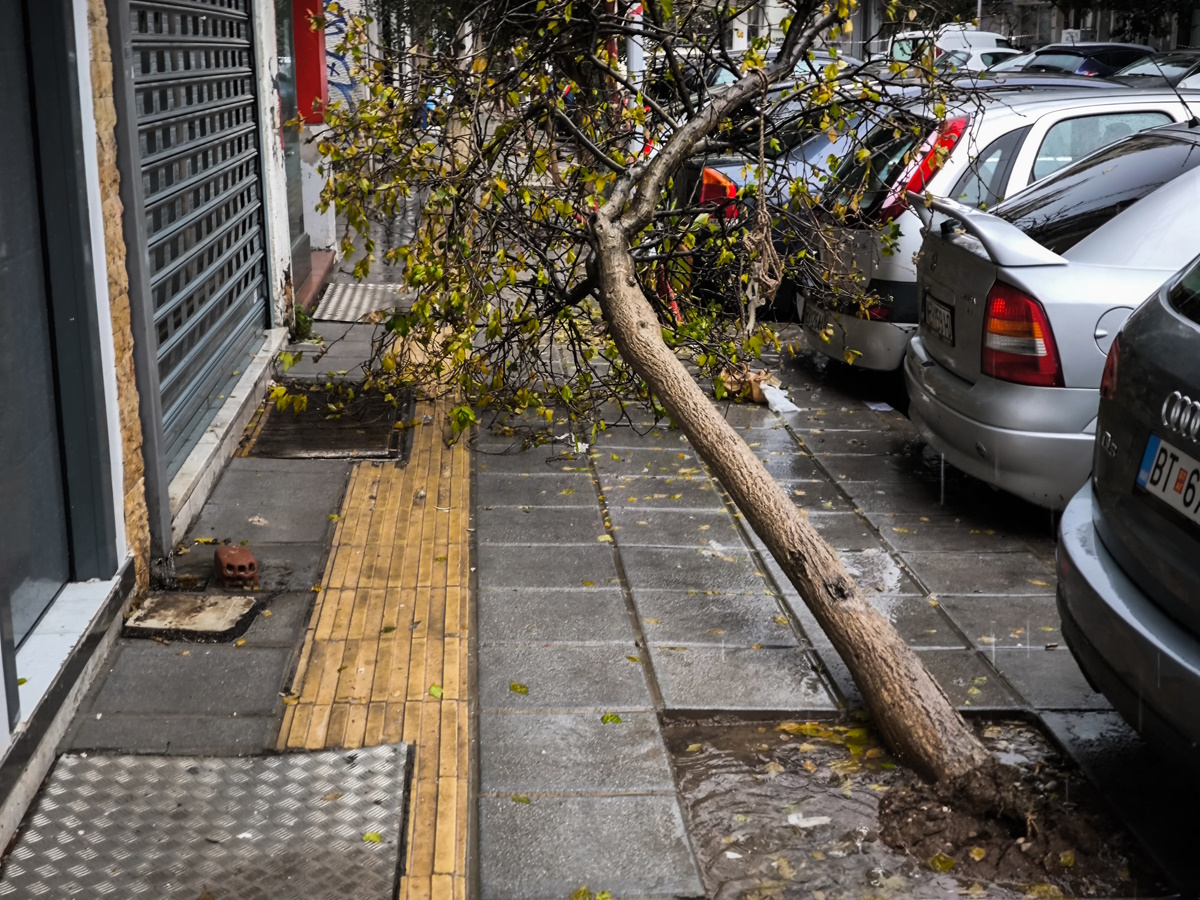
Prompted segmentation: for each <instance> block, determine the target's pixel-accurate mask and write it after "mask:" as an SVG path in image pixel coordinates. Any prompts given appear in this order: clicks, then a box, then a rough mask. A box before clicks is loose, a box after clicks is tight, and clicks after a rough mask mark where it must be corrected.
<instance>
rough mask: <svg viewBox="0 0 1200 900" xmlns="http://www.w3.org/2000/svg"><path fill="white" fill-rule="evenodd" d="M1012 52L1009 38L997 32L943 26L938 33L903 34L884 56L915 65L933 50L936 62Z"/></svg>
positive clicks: (893, 37) (963, 26)
mask: <svg viewBox="0 0 1200 900" xmlns="http://www.w3.org/2000/svg"><path fill="white" fill-rule="evenodd" d="M996 48H1001V49H1012V44H1010V43H1009V41H1008V38H1007V37H1006V36H1005V35H1003V34H1000V33H999V32H996V31H978V30H976V29H975V28H974V27H973V26H971V25H958V24H955V25H943V26H942V27H941V28H939V29H937V30H936V31H901V32H898V33H897V34H895V35H893V36H892V39H891V41H890V42H889V44H888V49H887V53H885V54H884V55H885V56H886V57H887V59H888V61H889V62H904V63H906V62H913V61H916V60H919V59H921V57H923V56H925V55H927V54H929V53H930V51H931V50H932V53H933V56H934V58H935V59H937V58H939V57H941V56H942V55H943V54H945V53H950V52H952V51H955V50H966V49H996Z"/></svg>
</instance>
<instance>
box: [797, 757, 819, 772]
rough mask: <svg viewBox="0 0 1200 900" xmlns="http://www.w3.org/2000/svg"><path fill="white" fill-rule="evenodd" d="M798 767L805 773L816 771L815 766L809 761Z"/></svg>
mask: <svg viewBox="0 0 1200 900" xmlns="http://www.w3.org/2000/svg"><path fill="white" fill-rule="evenodd" d="M800 766H801V767H802V768H803V769H804V771H806V772H815V771H817V764H816V763H815V762H813V761H812V760H811V759H806V760H805V761H804V762H802V763H800Z"/></svg>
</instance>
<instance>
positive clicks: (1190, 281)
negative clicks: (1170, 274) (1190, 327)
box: [1167, 257, 1200, 324]
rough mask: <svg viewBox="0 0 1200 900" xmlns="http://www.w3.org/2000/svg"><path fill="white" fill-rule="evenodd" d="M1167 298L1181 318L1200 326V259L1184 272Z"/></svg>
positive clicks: (1195, 260)
mask: <svg viewBox="0 0 1200 900" xmlns="http://www.w3.org/2000/svg"><path fill="white" fill-rule="evenodd" d="M1167 298H1168V299H1169V300H1170V301H1171V305H1172V306H1173V307H1175V309H1176V311H1177V312H1178V313H1179V314H1180V315H1181V316H1185V317H1187V318H1189V319H1191V320H1192V321H1193V322H1196V323H1198V324H1200V257H1197V258H1196V259H1194V260H1193V261H1192V264H1191V265H1190V266H1188V267H1187V268H1186V269H1184V270H1183V274H1182V275H1180V276H1179V280H1178V281H1176V282H1175V285H1174V287H1172V288H1171V290H1170V291H1169V292H1168V294H1167Z"/></svg>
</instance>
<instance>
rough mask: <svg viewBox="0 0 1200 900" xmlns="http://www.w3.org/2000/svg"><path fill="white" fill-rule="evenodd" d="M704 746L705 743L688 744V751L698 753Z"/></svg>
mask: <svg viewBox="0 0 1200 900" xmlns="http://www.w3.org/2000/svg"><path fill="white" fill-rule="evenodd" d="M703 748H704V745H703V744H688V748H687V752H688V753H698V752H700V750H702V749H703Z"/></svg>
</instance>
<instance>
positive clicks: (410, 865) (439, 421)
mask: <svg viewBox="0 0 1200 900" xmlns="http://www.w3.org/2000/svg"><path fill="white" fill-rule="evenodd" d="M424 416H431V417H432V423H431V424H428V425H418V426H416V428H415V431H414V436H413V449H412V455H411V457H410V459H409V462H408V465H407V466H404V467H403V468H402V467H400V466H398V465H397V464H396V463H392V462H386V463H375V462H363V463H359V464H357V465H356V466H355V467H354V470H353V472H352V473H351V475H350V485H349V487H348V489H347V491H346V499H345V502H344V503H343V505H342V511H341V514H340V518H339V521H338V524H337V529H336V533H335V534H334V538H333V548H332V550H331V552H330V554H329V561H328V563H327V564H326V566H325V575H324V578H323V580H322V582H321V592H320V595H319V596H318V598H317V603H316V607H315V609H314V610H313V614H312V619H311V620H310V622H309V626H308V633H307V635H306V637H305V641H304V649H303V651H302V653H301V657H300V664H299V668H298V670H297V672H296V679H295V682H294V685H293V694H294V699H293V698H289V701H290V702H289V705H288V706H287V707H286V709H285V712H284V718H283V724H282V726H281V728H280V732H279V745H278V746H279V749H280V750H295V749H309V750H320V749H325V748H338V747H347V748H353V747H362V746H368V745H372V744H380V743H394V742H396V741H405V742H408V743H410V744H412V746H413V748H414V750H415V766H414V770H413V781H412V792H411V797H410V806H409V811H408V841H407V859H406V860H405V866H404V873H405V874H404V876H403V878H402V880H401V884H400V897H401V898H416V897H438V898H441V897H447V898H449V897H465V896H466V893H467V881H466V855H467V833H468V807H467V800H468V759H469V751H468V748H469V738H470V735H469V730H470V716H469V714H468V709H467V685H468V671H467V668H468V652H469V650H468V644H467V641H468V636H469V633H468V629H469V623H470V615H469V604H470V596H469V593H470V592H469V581H468V578H469V575H470V553H469V544H468V539H469V534H468V527H469V522H470V511H471V509H470V457H469V455H468V453H469V451H468V450H467V447H466V445H465V442H463V441H460V442H458V443H456V444H455V445H453V446H452V447H447V446H446V442H445V432H444V430H443V428H444V423H445V421H446V420H445V410H444V408H443V407H442V406H441V405H440V404H434V403H421V404H418V408H417V411H416V415H415V417H414V419H415V421H416V422H418V423H419V422H421V421H422V419H423V417H424ZM433 685H438V686H439V687H440V688H441V697H440V698H438V697H435V696H433V694H431V693H430V688H431V686H433ZM434 693H437V691H436V690H435V691H434Z"/></svg>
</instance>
